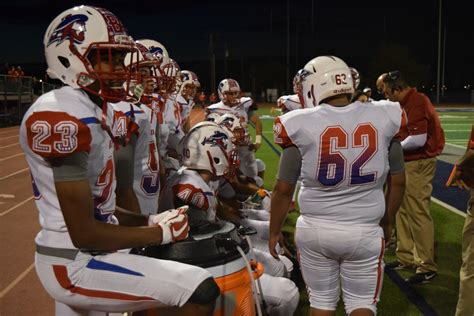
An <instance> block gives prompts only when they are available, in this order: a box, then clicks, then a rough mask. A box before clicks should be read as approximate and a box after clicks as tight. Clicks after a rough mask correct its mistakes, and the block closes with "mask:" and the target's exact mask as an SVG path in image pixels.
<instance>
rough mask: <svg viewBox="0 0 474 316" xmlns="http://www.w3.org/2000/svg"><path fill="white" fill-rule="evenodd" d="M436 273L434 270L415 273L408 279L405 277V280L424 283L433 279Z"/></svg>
mask: <svg viewBox="0 0 474 316" xmlns="http://www.w3.org/2000/svg"><path fill="white" fill-rule="evenodd" d="M437 275H438V274H437V273H436V272H422V273H415V274H414V275H412V276H411V277H409V278H408V279H405V282H407V283H408V284H424V283H428V282H430V281H431V280H433V279H434V278H435V277H436V276H437Z"/></svg>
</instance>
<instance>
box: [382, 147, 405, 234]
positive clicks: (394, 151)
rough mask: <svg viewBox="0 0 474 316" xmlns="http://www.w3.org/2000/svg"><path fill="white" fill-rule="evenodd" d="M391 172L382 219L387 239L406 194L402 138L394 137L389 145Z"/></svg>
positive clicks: (388, 178)
mask: <svg viewBox="0 0 474 316" xmlns="http://www.w3.org/2000/svg"><path fill="white" fill-rule="evenodd" d="M389 165H390V174H389V176H388V177H387V182H386V183H387V190H386V193H385V214H384V216H383V218H382V220H381V221H380V226H382V228H383V230H384V236H385V240H389V239H390V237H391V234H392V228H393V225H394V224H395V215H396V214H397V211H398V209H399V208H400V205H401V204H402V200H403V195H404V194H405V163H404V159H403V149H402V146H401V143H400V140H398V139H397V138H394V139H392V142H391V143H390V147H389Z"/></svg>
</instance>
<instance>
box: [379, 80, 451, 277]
mask: <svg viewBox="0 0 474 316" xmlns="http://www.w3.org/2000/svg"><path fill="white" fill-rule="evenodd" d="M383 92H384V95H385V96H386V97H387V98H388V99H389V100H390V101H398V102H400V105H401V107H402V109H403V111H405V113H406V115H407V119H408V122H407V125H406V127H403V128H402V129H401V130H400V136H401V139H402V148H403V153H404V157H405V170H406V189H405V196H404V199H403V202H402V205H401V207H400V210H399V211H398V213H397V218H396V229H397V249H396V255H397V261H395V262H391V263H389V264H388V265H387V266H388V267H389V268H393V269H404V268H409V267H416V273H415V274H414V275H412V276H411V277H409V278H408V279H406V282H408V283H410V284H418V283H426V282H428V281H430V280H432V279H433V278H434V277H436V275H437V271H438V267H437V265H436V263H435V261H434V225H433V219H432V218H431V214H430V199H431V193H432V191H433V185H432V181H433V177H434V174H435V170H436V156H437V155H439V154H441V152H442V150H443V148H444V143H445V140H444V132H443V129H442V128H441V124H440V121H439V118H438V115H437V114H436V110H435V108H434V106H433V104H432V103H431V101H430V100H429V98H428V97H427V96H426V95H424V94H422V93H420V92H418V91H417V90H416V88H413V87H410V86H409V85H408V84H407V82H406V81H405V79H404V78H403V77H402V75H401V73H400V72H399V71H391V72H389V73H388V74H387V75H386V76H385V77H384V78H383Z"/></svg>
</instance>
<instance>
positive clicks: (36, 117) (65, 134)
mask: <svg viewBox="0 0 474 316" xmlns="http://www.w3.org/2000/svg"><path fill="white" fill-rule="evenodd" d="M26 135H27V138H28V145H29V146H30V148H31V150H33V152H35V153H36V154H38V155H40V156H42V157H45V158H61V157H66V156H68V155H70V154H72V153H75V152H80V151H86V152H89V151H90V148H91V142H92V136H91V131H90V129H89V127H87V125H86V124H84V123H83V122H81V121H80V120H79V119H77V118H76V117H74V116H71V115H69V114H67V113H64V112H52V111H44V112H35V113H33V114H31V116H30V117H29V118H28V119H27V120H26Z"/></svg>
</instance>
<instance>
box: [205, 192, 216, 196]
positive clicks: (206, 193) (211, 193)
mask: <svg viewBox="0 0 474 316" xmlns="http://www.w3.org/2000/svg"><path fill="white" fill-rule="evenodd" d="M204 195H208V196H213V195H214V193H213V192H209V191H206V192H204Z"/></svg>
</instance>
